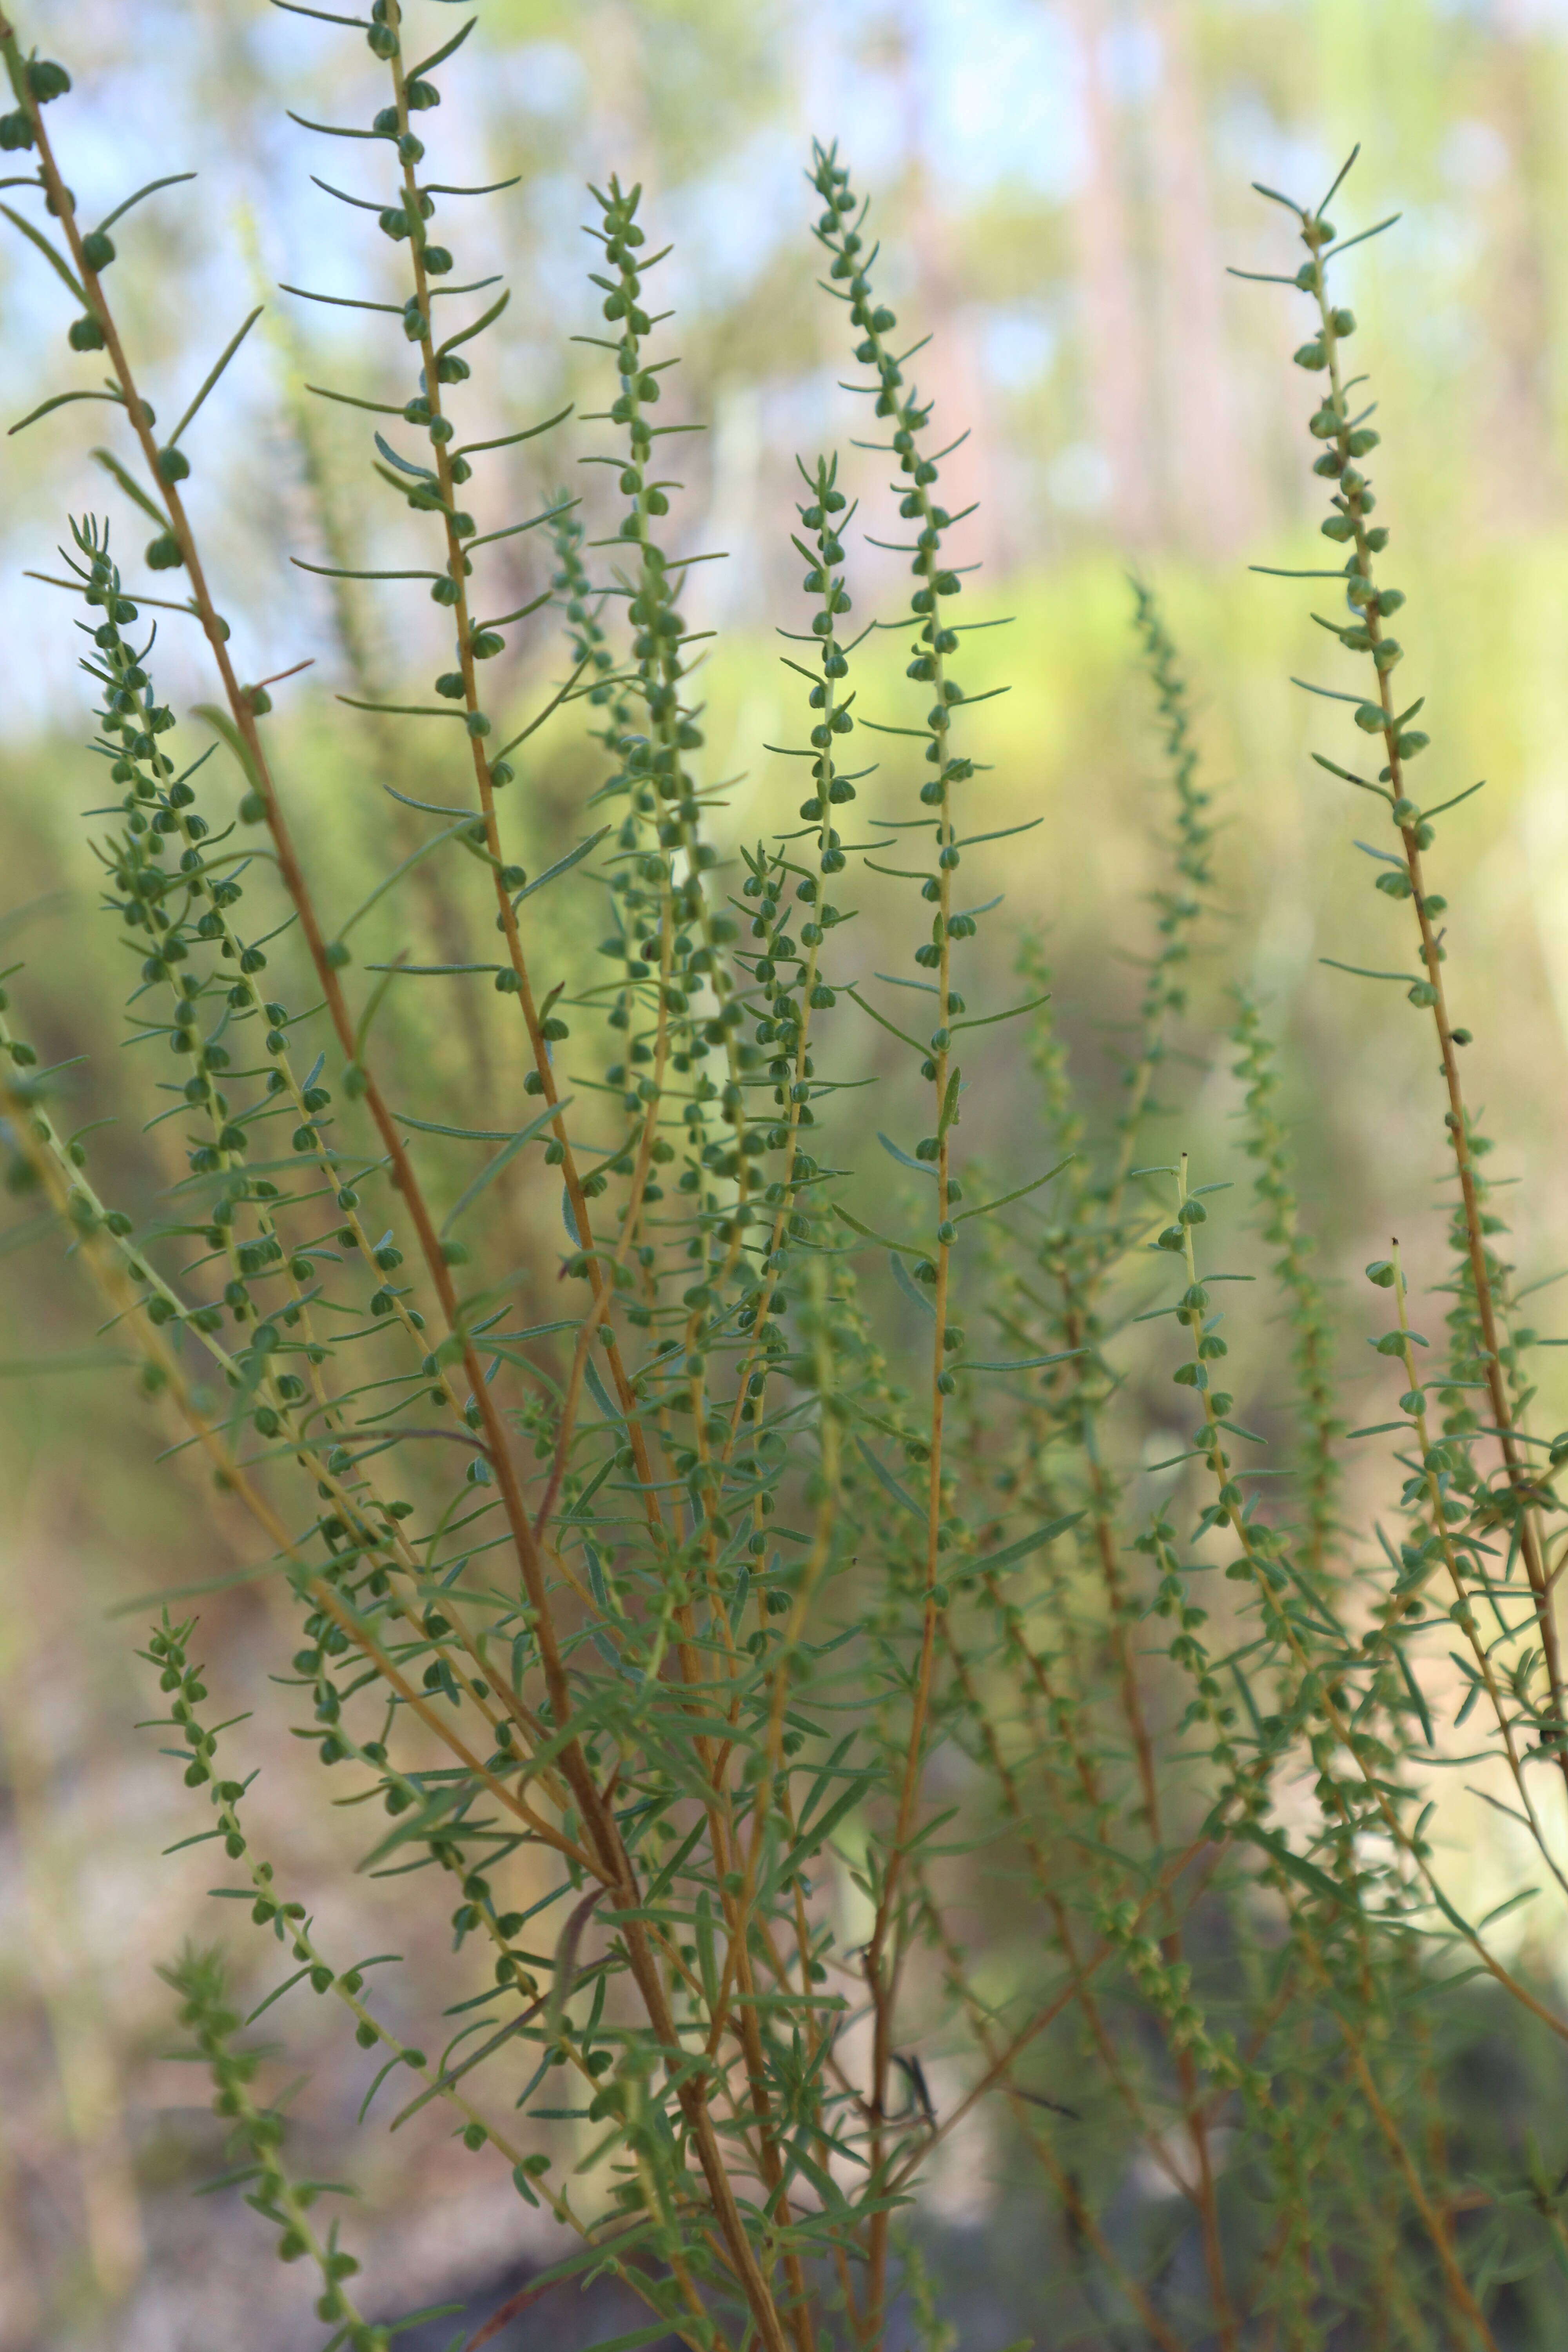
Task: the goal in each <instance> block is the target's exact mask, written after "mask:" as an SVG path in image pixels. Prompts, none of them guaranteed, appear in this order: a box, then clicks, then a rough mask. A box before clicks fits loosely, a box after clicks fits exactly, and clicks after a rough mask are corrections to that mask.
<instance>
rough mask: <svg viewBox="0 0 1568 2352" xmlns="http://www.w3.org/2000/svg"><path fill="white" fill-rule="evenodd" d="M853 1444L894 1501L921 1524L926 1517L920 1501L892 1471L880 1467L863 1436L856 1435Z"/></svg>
mask: <svg viewBox="0 0 1568 2352" xmlns="http://www.w3.org/2000/svg"><path fill="white" fill-rule="evenodd" d="M855 1444H856V1446H857V1447H858V1451H859V1452H860V1454H861V1455H862V1456H863V1457H864V1459H865V1462H866V1464H867V1466H868V1468H869V1469H870V1470H871V1471H873V1472H874V1473H875V1475H876V1476H877V1479H878V1480H879V1483H880V1485H882V1486H885V1487H886V1489H887V1491H888V1493H889V1495H891V1496H892V1498H893V1500H894V1502H895V1503H901V1504H902V1505H903V1507H904V1508H905V1510H906V1511H912V1512H913V1513H914V1516H915V1517H916V1518H917V1519H919V1520H920V1521H921V1525H922V1526H923V1525H924V1523H925V1518H926V1511H925V1506H924V1505H923V1504H922V1503H917V1502H916V1501H915V1499H914V1497H913V1496H911V1495H910V1492H909V1490H908V1488H907V1487H905V1486H902V1485H900V1481H899V1480H898V1479H897V1478H895V1477H894V1475H893V1474H892V1472H891V1471H890V1470H885V1469H884V1468H883V1467H882V1465H881V1464H880V1463H879V1461H878V1459H877V1457H876V1455H875V1454H873V1453H872V1451H871V1449H870V1447H869V1446H868V1444H867V1443H866V1441H865V1439H864V1438H863V1437H858V1438H857V1439H856V1440H855Z"/></svg>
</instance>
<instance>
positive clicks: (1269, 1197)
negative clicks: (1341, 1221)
mask: <svg viewBox="0 0 1568 2352" xmlns="http://www.w3.org/2000/svg"><path fill="white" fill-rule="evenodd" d="M1231 1043H1232V1045H1234V1046H1235V1047H1236V1048H1237V1054H1238V1055H1239V1059H1238V1060H1237V1061H1236V1062H1234V1063H1233V1064H1232V1066H1231V1069H1232V1075H1233V1076H1235V1077H1236V1078H1237V1079H1239V1080H1240V1082H1241V1085H1242V1087H1243V1088H1244V1089H1245V1092H1244V1096H1243V1112H1244V1122H1245V1123H1244V1126H1243V1131H1242V1150H1243V1151H1244V1152H1245V1153H1246V1154H1247V1158H1248V1159H1249V1160H1253V1161H1254V1162H1255V1163H1256V1167H1257V1171H1258V1172H1257V1174H1256V1175H1255V1176H1254V1178H1253V1184H1252V1189H1253V1192H1254V1195H1255V1197H1256V1198H1257V1200H1258V1203H1259V1205H1260V1208H1261V1212H1262V1214H1261V1218H1260V1228H1261V1231H1262V1234H1263V1238H1264V1240H1265V1241H1266V1242H1267V1243H1268V1246H1269V1248H1270V1250H1271V1251H1272V1252H1273V1254H1274V1270H1275V1274H1276V1276H1277V1278H1278V1279H1279V1283H1280V1286H1281V1287H1282V1288H1283V1290H1284V1293H1285V1297H1286V1300H1287V1312H1288V1314H1289V1320H1290V1333H1291V1340H1290V1353H1291V1360H1292V1364H1293V1367H1294V1370H1295V1374H1296V1386H1297V1394H1298V1396H1299V1398H1300V1404H1301V1413H1302V1423H1303V1428H1302V1436H1301V1450H1300V1488H1301V1496H1302V1501H1303V1504H1304V1507H1305V1512H1306V1518H1307V1527H1308V1537H1307V1542H1306V1545H1305V1547H1304V1559H1305V1562H1306V1564H1307V1565H1309V1566H1310V1567H1312V1568H1314V1569H1316V1568H1320V1567H1321V1566H1322V1564H1323V1562H1324V1560H1325V1559H1326V1558H1327V1557H1328V1555H1329V1553H1330V1551H1331V1549H1332V1547H1333V1545H1334V1542H1335V1540H1336V1538H1337V1536H1338V1533H1339V1517H1338V1500H1339V1492H1340V1486H1341V1468H1340V1462H1339V1455H1338V1450H1337V1449H1338V1443H1339V1440H1340V1439H1341V1438H1342V1436H1343V1434H1344V1431H1345V1427H1346V1423H1345V1422H1344V1420H1343V1417H1342V1415H1341V1413H1340V1412H1339V1411H1338V1409H1337V1406H1336V1403H1335V1397H1336V1393H1337V1381H1336V1378H1335V1348H1334V1331H1333V1325H1332V1322H1331V1318H1330V1315H1329V1312H1328V1308H1327V1307H1326V1305H1325V1303H1324V1299H1323V1293H1322V1288H1321V1285H1320V1284H1319V1282H1318V1281H1317V1279H1316V1277H1315V1276H1313V1274H1312V1273H1311V1271H1310V1256H1311V1251H1312V1243H1311V1241H1310V1237H1309V1236H1308V1235H1307V1234H1303V1233H1302V1231H1301V1228H1300V1220H1299V1217H1298V1213H1297V1202H1296V1194H1295V1190H1294V1186H1293V1182H1292V1176H1291V1156H1290V1148H1289V1140H1288V1138H1287V1134H1286V1130H1285V1126H1284V1122H1283V1120H1282V1118H1281V1117H1280V1112H1279V1094H1280V1076H1279V1061H1278V1056H1277V1055H1276V1052H1275V1049H1274V1046H1273V1044H1272V1042H1271V1040H1270V1039H1269V1037H1268V1034H1267V1033H1266V1031H1265V1030H1264V1027H1263V1024H1262V1022H1261V1020H1260V1019H1259V1017H1258V1008H1257V1006H1256V1005H1255V1004H1254V1003H1252V1001H1251V1000H1250V998H1247V997H1245V996H1244V997H1242V998H1241V999H1240V1002H1239V1004H1238V1007H1237V1021H1236V1025H1235V1027H1234V1028H1233V1029H1232V1031H1231Z"/></svg>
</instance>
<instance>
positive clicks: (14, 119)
mask: <svg viewBox="0 0 1568 2352" xmlns="http://www.w3.org/2000/svg"><path fill="white" fill-rule="evenodd" d="M21 72H22V83H23V87H22V88H20V89H15V95H16V98H17V99H19V100H20V99H22V98H23V97H24V96H25V97H26V98H29V99H31V100H32V102H33V104H34V105H35V106H47V105H48V103H49V101H50V100H51V99H56V98H63V97H64V96H65V94H66V92H67V90H68V89H69V88H70V86H71V78H70V76H69V74H68V73H67V71H66V69H65V68H64V66H62V65H57V64H56V63H55V61H54V59H53V58H27V59H26V62H25V63H24V64H23V66H22V68H21ZM11 79H12V82H13V85H14V86H15V84H16V73H15V71H13V73H12V76H11ZM32 144H33V119H32V116H31V115H30V113H29V112H28V110H27V108H26V106H25V105H18V106H16V108H15V109H14V110H12V112H10V113H9V114H0V155H15V154H16V153H18V152H20V151H22V150H23V149H26V148H28V147H30V146H31V145H32Z"/></svg>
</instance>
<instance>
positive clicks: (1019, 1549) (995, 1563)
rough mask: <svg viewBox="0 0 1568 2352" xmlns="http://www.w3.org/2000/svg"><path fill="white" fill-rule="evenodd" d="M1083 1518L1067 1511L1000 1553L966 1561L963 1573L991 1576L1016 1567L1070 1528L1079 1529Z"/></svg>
mask: <svg viewBox="0 0 1568 2352" xmlns="http://www.w3.org/2000/svg"><path fill="white" fill-rule="evenodd" d="M1082 1517H1083V1513H1082V1512H1081V1511H1066V1512H1064V1513H1063V1515H1062V1517H1060V1518H1059V1519H1048V1520H1047V1523H1046V1525H1045V1526H1044V1527H1043V1528H1036V1529H1035V1531H1034V1534H1033V1535H1028V1536H1020V1537H1019V1538H1018V1540H1017V1542H1016V1543H1010V1544H1006V1545H1005V1546H1004V1547H1003V1549H1001V1550H1000V1551H993V1552H987V1553H986V1555H985V1557H984V1559H975V1560H969V1561H966V1562H965V1563H964V1568H963V1572H964V1574H965V1575H966V1576H990V1575H994V1573H995V1571H996V1570H998V1569H1003V1568H1013V1567H1016V1564H1017V1562H1018V1561H1019V1560H1021V1559H1028V1558H1029V1556H1030V1554H1031V1553H1032V1552H1037V1551H1038V1550H1040V1549H1041V1548H1042V1547H1043V1546H1044V1545H1046V1544H1048V1543H1055V1541H1056V1539H1057V1538H1058V1536H1065V1535H1066V1533H1067V1531H1068V1528H1075V1527H1077V1525H1078V1523H1079V1519H1081V1518H1082Z"/></svg>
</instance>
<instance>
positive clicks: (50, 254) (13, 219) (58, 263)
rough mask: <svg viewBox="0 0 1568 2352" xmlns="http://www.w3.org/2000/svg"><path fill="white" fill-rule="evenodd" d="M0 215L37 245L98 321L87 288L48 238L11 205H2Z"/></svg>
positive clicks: (28, 240) (56, 272)
mask: <svg viewBox="0 0 1568 2352" xmlns="http://www.w3.org/2000/svg"><path fill="white" fill-rule="evenodd" d="M0 213H4V214H5V218H6V219H7V220H8V221H9V222H10V224H11V226H12V227H13V228H19V229H20V230H21V232H22V235H23V236H25V237H26V240H27V242H28V244H29V245H36V246H37V248H38V251H39V252H40V253H41V254H42V255H43V257H44V259H45V260H46V261H47V263H48V265H49V268H51V269H52V270H53V271H54V272H55V274H56V276H57V277H58V278H61V279H62V280H63V281H64V283H65V284H66V285H67V286H68V287H69V289H70V290H71V292H72V293H73V294H74V295H75V296H76V299H77V300H78V301H79V303H80V304H81V307H82V309H83V310H88V311H90V312H91V314H92V316H93V317H94V318H95V319H96V318H97V317H98V312H97V311H96V310H94V309H93V306H92V304H91V302H90V301H89V299H88V294H87V289H86V287H85V286H84V285H83V284H82V283H81V280H80V279H79V278H78V277H77V275H76V272H75V271H74V270H73V269H72V268H70V266H69V264H68V262H67V261H66V260H65V259H64V258H63V257H61V256H60V255H59V254H58V253H57V252H56V251H55V248H54V247H53V246H52V245H51V244H50V243H49V240H48V238H47V236H43V235H41V233H40V232H39V231H38V230H37V229H36V228H35V227H34V226H33V224H32V222H31V221H29V220H24V219H23V217H22V215H21V214H20V213H14V212H13V211H12V210H11V207H10V205H0Z"/></svg>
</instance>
